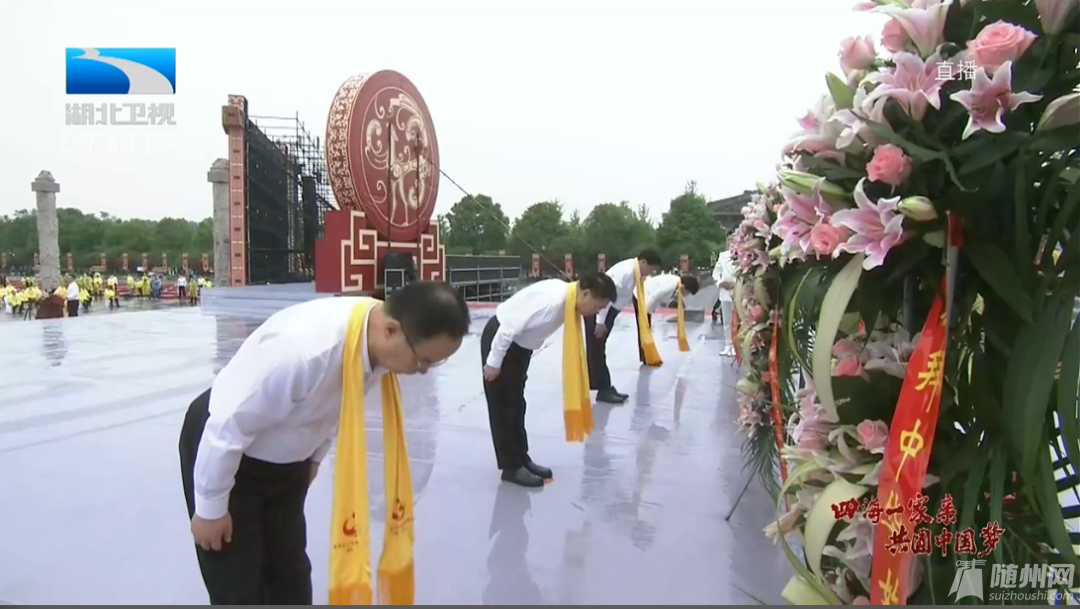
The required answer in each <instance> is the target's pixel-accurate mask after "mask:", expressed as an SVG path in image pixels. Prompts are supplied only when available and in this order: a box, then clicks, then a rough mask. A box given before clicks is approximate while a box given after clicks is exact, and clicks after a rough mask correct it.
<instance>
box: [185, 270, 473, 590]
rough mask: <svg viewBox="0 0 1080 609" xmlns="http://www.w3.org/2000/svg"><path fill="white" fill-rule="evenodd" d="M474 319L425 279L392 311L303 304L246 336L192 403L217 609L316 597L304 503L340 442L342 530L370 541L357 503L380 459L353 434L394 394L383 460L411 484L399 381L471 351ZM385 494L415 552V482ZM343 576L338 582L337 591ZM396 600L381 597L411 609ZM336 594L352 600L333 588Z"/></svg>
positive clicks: (349, 301)
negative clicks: (363, 481) (370, 408)
mask: <svg viewBox="0 0 1080 609" xmlns="http://www.w3.org/2000/svg"><path fill="white" fill-rule="evenodd" d="M469 324H470V315H469V307H468V305H467V304H466V303H465V300H464V298H463V297H462V295H461V293H460V292H458V291H457V290H456V289H454V288H453V287H451V286H450V284H449V283H442V282H433V281H416V282H413V283H409V284H406V285H405V286H404V287H402V288H400V289H398V290H396V291H394V292H392V293H391V295H390V297H389V299H387V301H386V302H385V303H384V302H382V301H379V300H376V299H373V298H349V297H342V298H321V299H317V300H312V301H308V302H304V303H300V304H296V305H293V306H290V307H288V308H285V309H283V310H281V311H279V312H277V313H275V314H274V315H272V316H270V318H269V319H267V320H266V322H264V323H263V325H262V326H260V327H259V328H258V329H256V330H255V332H253V333H252V334H251V336H249V337H248V338H247V340H245V341H244V343H243V344H242V345H241V346H240V349H239V350H237V352H236V355H234V356H233V358H232V361H230V362H229V363H228V364H227V365H226V366H225V367H224V368H223V369H222V370H221V372H219V373H218V375H217V378H215V379H214V382H213V384H212V386H211V388H210V389H208V390H207V391H206V392H204V393H203V394H202V395H200V396H199V397H197V398H195V400H194V401H193V402H192V403H191V406H190V407H189V409H188V411H187V415H186V416H185V419H184V423H183V427H182V429H181V432H180V439H179V445H180V446H179V448H180V469H181V477H182V481H183V488H184V497H185V499H186V501H187V509H188V515H189V516H190V517H191V533H192V536H193V537H194V540H195V546H196V548H195V550H196V553H197V554H198V559H199V569H200V571H201V572H202V577H203V582H204V583H205V585H206V589H207V592H208V593H209V597H210V599H209V600H210V603H211V604H286V605H310V604H311V603H312V590H311V562H310V560H309V559H308V556H307V550H306V535H307V524H306V522H305V517H304V498H305V497H306V495H307V491H308V486H309V485H310V483H311V481H312V480H314V478H315V476H316V474H317V472H318V464H319V463H320V462H321V461H322V460H323V458H325V456H326V454H327V453H328V452H329V451H330V447H331V444H332V443H333V440H334V438H335V437H338V435H339V434H341V437H347V438H350V440H349V444H348V445H347V446H342V447H340V448H339V449H338V452H337V456H336V458H335V459H334V469H335V473H336V474H337V477H336V479H335V491H334V493H335V498H334V503H335V505H334V508H333V516H332V517H333V518H334V519H335V524H334V527H333V528H334V530H335V531H340V530H346V531H351V533H346V535H357V533H358V531H359V532H360V533H361V534H363V535H365V537H366V534H367V532H368V531H369V530H370V527H369V526H368V523H369V522H370V516H369V514H367V513H366V512H365V511H363V510H361V509H360V507H359V505H358V504H357V501H359V499H358V498H357V497H356V493H357V492H358V491H357V489H356V487H355V486H353V483H354V481H355V479H357V478H358V477H360V476H364V475H366V474H365V472H366V471H367V470H366V465H367V456H366V454H363V451H359V453H358V452H357V451H353V450H351V449H352V448H353V447H354V446H355V444H354V442H353V440H352V438H356V437H357V436H356V434H364V423H363V420H362V417H363V415H362V413H363V412H364V398H365V394H366V395H368V396H370V397H374V396H377V395H380V394H381V400H382V403H383V412H389V413H392V414H390V415H388V417H385V418H386V419H387V422H386V423H385V424H384V425H386V427H384V429H388V430H390V431H389V433H388V434H387V436H386V437H385V438H384V444H385V445H386V449H385V457H384V458H385V459H387V460H388V462H389V461H393V462H394V464H393V465H394V467H396V468H398V469H397V471H398V472H400V473H401V479H403V480H405V481H408V480H409V472H408V466H409V464H408V458H407V457H406V455H405V447H404V440H403V438H404V436H403V431H402V430H401V428H400V427H399V426H398V425H397V423H398V422H400V421H401V396H400V393H399V391H398V389H397V378H396V376H394V375H397V374H417V373H424V372H427V371H428V370H429V369H430V368H432V367H435V366H438V365H440V364H442V363H443V362H445V361H446V360H447V359H449V358H450V356H452V355H453V354H454V353H455V352H457V350H458V349H459V348H460V347H461V343H462V340H463V339H464V337H465V335H466V334H468V331H469ZM343 369H347V370H348V372H347V373H346V374H344V375H343V374H342V370H343ZM380 385H381V390H380V391H371V390H372V389H374V388H375V387H378V386H380ZM339 428H340V429H339ZM359 437H361V438H362V437H363V436H362V435H360V436H359ZM386 488H387V491H386V497H387V500H388V501H389V502H390V509H388V510H387V515H388V516H387V521H388V523H389V522H390V517H389V515H390V514H391V513H399V514H400V516H399V517H398V518H397V519H396V522H398V523H400V524H399V526H408V527H409V528H408V529H407V530H408V533H407V537H406V534H405V533H403V534H402V535H401V536H400V538H399V539H397V540H392V541H388V546H389V545H390V544H391V543H393V544H394V545H395V550H399V551H400V552H402V553H405V552H406V551H407V552H408V554H407V556H408V557H411V551H412V544H411V541H407V539H411V538H412V528H411V524H407V523H411V522H412V519H413V517H414V516H413V514H414V511H413V498H412V492H411V489H410V485H409V484H408V483H407V482H404V483H401V482H395V481H394V480H388V481H387V484H386ZM339 502H344V504H345V505H344V506H342V507H339V505H338V504H339ZM387 539H388V540H389V539H390V537H389V536H388V537H387ZM360 543H361V545H360V546H359V547H357V548H355V553H357V556H356V558H357V559H359V554H358V553H360V552H364V553H365V555H366V553H367V552H368V551H369V550H368V547H367V545H366V544H368V543H369V540H368V539H364V541H363V542H360ZM403 543H407V544H408V546H407V547H405V548H402V547H401V546H400V545H399V544H403ZM399 556H400V554H399ZM335 560H345V558H341V557H340V555H338V556H336V557H332V558H331V563H332V564H333V563H334V561H335ZM357 567H358V568H357V569H343V568H341V567H338V568H334V567H332V568H331V572H332V573H335V572H336V573H339V574H340V573H342V572H343V571H346V570H348V571H351V572H353V573H357V572H359V571H360V570H361V568H362V565H357ZM380 571H381V570H380ZM338 577H340V575H339V576H338ZM380 579H381V573H380ZM395 581H396V580H395ZM334 582H335V578H334V577H333V576H332V581H331V586H332V589H333V587H334ZM390 588H391V589H393V590H398V589H399V588H400V586H399V587H397V588H395V587H393V586H391V587H390ZM350 590H351V589H350ZM391 596H392V598H389V599H387V598H383V599H381V600H382V601H383V602H384V603H386V604H403V603H402V602H401V599H400V598H393V596H394V595H391ZM334 598H339V599H340V595H338V596H337V597H335V595H334V594H333V593H332V594H331V602H333V601H334ZM350 598H351V596H350ZM338 604H340V601H339V603H338ZM368 604H370V602H369V603H368Z"/></svg>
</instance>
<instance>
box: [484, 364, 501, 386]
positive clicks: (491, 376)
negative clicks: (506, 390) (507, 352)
mask: <svg viewBox="0 0 1080 609" xmlns="http://www.w3.org/2000/svg"><path fill="white" fill-rule="evenodd" d="M500 372H502V370H500V369H499V368H492V367H491V366H484V380H485V381H487V382H489V383H490V382H492V381H494V380H495V379H497V378H499V373H500Z"/></svg>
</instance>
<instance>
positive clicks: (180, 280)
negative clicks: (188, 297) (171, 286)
mask: <svg viewBox="0 0 1080 609" xmlns="http://www.w3.org/2000/svg"><path fill="white" fill-rule="evenodd" d="M176 287H178V288H186V287H187V277H184V276H183V275H181V276H179V277H177V278H176Z"/></svg>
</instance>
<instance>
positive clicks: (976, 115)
mask: <svg viewBox="0 0 1080 609" xmlns="http://www.w3.org/2000/svg"><path fill="white" fill-rule="evenodd" d="M949 98H950V99H952V100H953V101H955V102H957V103H959V104H960V105H961V106H963V107H964V108H965V109H966V110H967V111H968V124H967V127H965V128H964V135H963V136H962V138H961V139H965V140H966V139H967V138H968V137H969V136H970V135H971V134H973V133H975V132H976V131H980V130H982V131H987V132H989V133H1001V132H1002V131H1005V123H1003V122H1001V118H1002V117H1003V116H1004V115H1005V112H1006V111H1007V110H1009V111H1011V110H1015V109H1016V108H1017V107H1018V106H1019V105H1020V104H1026V103H1030V102H1034V101H1039V100H1040V99H1042V95H1035V94H1032V93H1027V92H1021V93H1013V92H1012V62H1011V61H1006V62H1005V63H1003V64H1001V67H999V68H998V69H997V71H996V72H994V77H993V80H991V79H990V77H989V76H987V75H986V69H985V68H979V69H977V70H976V71H975V78H974V80H972V82H971V88H970V89H968V90H967V91H958V92H956V93H953V94H952V95H950V96H949Z"/></svg>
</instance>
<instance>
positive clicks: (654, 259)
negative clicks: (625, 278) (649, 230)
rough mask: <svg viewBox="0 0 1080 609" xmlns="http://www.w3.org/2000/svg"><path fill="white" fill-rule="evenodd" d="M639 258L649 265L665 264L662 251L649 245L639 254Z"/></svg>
mask: <svg viewBox="0 0 1080 609" xmlns="http://www.w3.org/2000/svg"><path fill="white" fill-rule="evenodd" d="M637 257H638V260H644V261H645V262H647V263H648V264H649V266H657V267H659V266H664V259H663V258H661V257H660V252H658V251H656V250H655V249H653V248H651V247H647V248H645V249H643V250H641V253H640V254H638V255H637Z"/></svg>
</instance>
